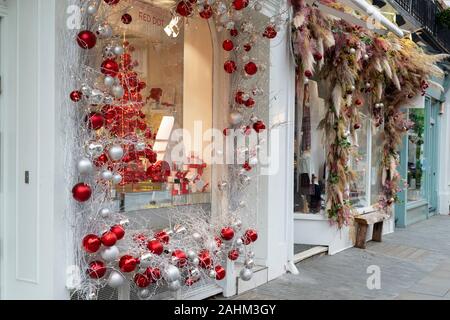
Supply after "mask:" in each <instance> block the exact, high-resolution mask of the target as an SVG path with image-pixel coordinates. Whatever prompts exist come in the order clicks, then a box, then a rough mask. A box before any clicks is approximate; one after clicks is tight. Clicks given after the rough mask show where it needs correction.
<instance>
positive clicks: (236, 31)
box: [230, 29, 239, 37]
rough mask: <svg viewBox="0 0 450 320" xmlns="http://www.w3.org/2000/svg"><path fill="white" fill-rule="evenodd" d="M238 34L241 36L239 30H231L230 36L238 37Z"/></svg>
mask: <svg viewBox="0 0 450 320" xmlns="http://www.w3.org/2000/svg"><path fill="white" fill-rule="evenodd" d="M238 34H239V31H238V30H237V29H231V30H230V35H231V36H232V37H237V35H238Z"/></svg>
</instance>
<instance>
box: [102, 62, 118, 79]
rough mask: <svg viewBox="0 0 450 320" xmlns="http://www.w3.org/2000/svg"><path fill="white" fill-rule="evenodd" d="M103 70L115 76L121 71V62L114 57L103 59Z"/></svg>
mask: <svg viewBox="0 0 450 320" xmlns="http://www.w3.org/2000/svg"><path fill="white" fill-rule="evenodd" d="M101 71H102V73H103V74H104V75H107V76H111V77H113V78H114V77H115V76H117V74H118V73H119V64H118V63H117V62H116V61H115V60H112V59H106V60H105V61H103V63H102V66H101Z"/></svg>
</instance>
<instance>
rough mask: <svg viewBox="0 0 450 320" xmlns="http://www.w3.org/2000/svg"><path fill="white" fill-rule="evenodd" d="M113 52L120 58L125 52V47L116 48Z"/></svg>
mask: <svg viewBox="0 0 450 320" xmlns="http://www.w3.org/2000/svg"><path fill="white" fill-rule="evenodd" d="M113 51H114V53H115V54H116V55H118V56H120V55H122V54H123V52H124V50H123V47H121V46H115V47H114V49H113Z"/></svg>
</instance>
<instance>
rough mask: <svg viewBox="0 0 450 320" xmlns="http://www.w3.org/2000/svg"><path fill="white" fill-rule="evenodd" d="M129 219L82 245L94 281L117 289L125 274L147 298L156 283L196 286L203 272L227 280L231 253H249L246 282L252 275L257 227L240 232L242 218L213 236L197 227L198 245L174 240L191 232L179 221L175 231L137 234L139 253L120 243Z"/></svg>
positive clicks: (244, 272) (88, 237)
mask: <svg viewBox="0 0 450 320" xmlns="http://www.w3.org/2000/svg"><path fill="white" fill-rule="evenodd" d="M128 224H129V222H128V221H127V220H125V221H122V222H121V223H120V224H117V225H114V226H112V227H111V228H110V229H109V230H107V231H105V232H104V233H103V234H102V235H95V234H88V235H86V236H85V237H84V238H83V240H82V248H83V250H84V251H85V253H86V254H88V255H89V258H90V261H91V262H90V263H89V265H88V268H87V270H86V274H87V275H88V276H89V277H90V278H91V279H95V280H101V279H105V282H106V284H107V285H108V286H110V287H111V288H118V287H120V286H122V285H124V284H125V281H126V279H132V281H133V283H134V285H135V286H136V287H137V288H138V289H139V295H140V296H141V297H143V298H145V297H146V296H147V295H148V287H149V286H151V285H159V286H162V285H167V287H168V288H169V290H171V291H176V290H179V289H180V288H181V287H182V286H183V285H185V286H188V287H189V286H192V285H194V284H195V283H197V282H198V281H200V279H201V277H202V274H206V276H207V277H209V278H212V279H215V280H217V281H221V280H224V279H225V277H226V270H225V268H224V267H223V266H222V264H221V263H222V261H223V259H222V257H221V256H223V255H226V257H227V258H228V259H230V260H231V261H236V260H237V259H239V257H240V256H241V255H242V254H246V257H245V261H244V268H243V269H242V270H241V273H240V277H241V278H242V279H243V280H244V281H248V280H250V279H251V278H252V275H253V271H252V268H253V267H254V265H255V264H254V260H253V258H254V253H253V252H251V251H249V252H246V250H244V248H243V246H248V245H251V244H252V243H254V242H255V241H257V239H258V234H257V232H256V231H255V230H251V229H249V230H246V231H245V232H243V233H242V236H241V237H238V236H237V233H238V232H239V230H241V227H242V225H241V222H239V221H236V222H235V223H234V224H233V227H224V228H222V230H221V231H220V235H218V236H216V237H215V238H214V240H211V241H208V240H207V239H204V238H203V236H202V235H200V234H199V233H197V232H194V233H192V234H190V235H189V236H190V237H191V238H192V240H194V241H195V242H196V243H197V244H198V245H197V246H196V248H202V249H197V250H192V249H186V248H181V249H180V248H179V247H177V244H178V243H179V242H178V241H174V244H172V243H171V242H172V241H171V240H172V237H173V238H174V239H176V238H177V237H180V236H183V237H184V236H186V234H187V230H186V228H184V227H181V226H177V227H176V228H175V229H174V230H163V231H159V232H156V233H154V234H152V235H150V232H148V233H138V234H135V235H133V236H132V239H133V241H134V242H136V244H137V245H138V248H139V255H138V256H136V253H135V254H134V255H131V254H128V253H127V254H123V255H121V249H119V245H118V242H119V241H120V240H122V239H124V238H125V228H126V227H127V226H128Z"/></svg>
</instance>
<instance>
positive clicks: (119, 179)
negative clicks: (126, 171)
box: [112, 174, 123, 184]
mask: <svg viewBox="0 0 450 320" xmlns="http://www.w3.org/2000/svg"><path fill="white" fill-rule="evenodd" d="M122 180H123V178H122V176H121V175H120V174H115V175H114V176H113V178H112V182H113V183H114V184H119V183H121V182H122Z"/></svg>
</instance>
